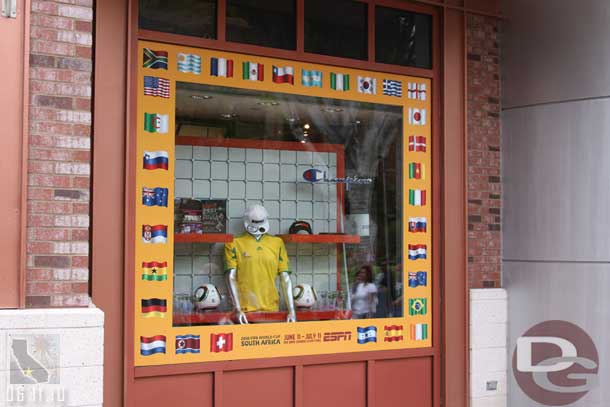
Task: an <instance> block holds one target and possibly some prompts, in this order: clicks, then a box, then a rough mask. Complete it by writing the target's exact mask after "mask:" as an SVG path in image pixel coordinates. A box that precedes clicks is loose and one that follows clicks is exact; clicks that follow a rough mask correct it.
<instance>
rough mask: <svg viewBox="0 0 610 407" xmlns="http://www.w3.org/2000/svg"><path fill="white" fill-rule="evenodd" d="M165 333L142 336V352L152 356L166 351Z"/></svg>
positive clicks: (144, 354)
mask: <svg viewBox="0 0 610 407" xmlns="http://www.w3.org/2000/svg"><path fill="white" fill-rule="evenodd" d="M165 343H166V337H165V335H155V336H140V354H141V355H142V356H150V355H154V354H155V353H165Z"/></svg>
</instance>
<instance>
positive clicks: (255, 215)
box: [244, 205, 269, 238]
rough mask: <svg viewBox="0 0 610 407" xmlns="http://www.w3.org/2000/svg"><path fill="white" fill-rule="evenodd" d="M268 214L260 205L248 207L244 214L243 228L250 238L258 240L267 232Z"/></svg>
mask: <svg viewBox="0 0 610 407" xmlns="http://www.w3.org/2000/svg"><path fill="white" fill-rule="evenodd" d="M268 217H269V214H268V213H267V210H266V209H265V208H264V207H263V206H261V205H252V206H249V207H248V208H247V209H246V211H245V212H244V227H245V228H246V231H247V232H248V233H250V234H251V235H252V236H254V237H256V238H259V237H261V236H262V235H264V234H265V233H268V232H269V221H268V220H267V218H268Z"/></svg>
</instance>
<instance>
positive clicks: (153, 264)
mask: <svg viewBox="0 0 610 407" xmlns="http://www.w3.org/2000/svg"><path fill="white" fill-rule="evenodd" d="M142 280H146V281H165V280H167V262H166V261H143V262H142Z"/></svg>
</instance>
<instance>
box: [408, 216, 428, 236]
mask: <svg viewBox="0 0 610 407" xmlns="http://www.w3.org/2000/svg"><path fill="white" fill-rule="evenodd" d="M426 226H427V221H426V218H409V232H411V233H418V232H425V231H426Z"/></svg>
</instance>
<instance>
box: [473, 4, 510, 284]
mask: <svg viewBox="0 0 610 407" xmlns="http://www.w3.org/2000/svg"><path fill="white" fill-rule="evenodd" d="M498 25H499V22H498V20H496V19H493V18H488V17H482V16H469V17H468V25H467V47H468V83H467V86H468V275H469V280H470V282H469V283H470V287H471V288H488V287H500V285H501V260H502V259H501V256H502V231H501V225H502V221H501V216H502V184H501V179H500V177H501V173H500V170H501V167H500V146H501V142H500V65H499V44H498V41H499V38H498Z"/></svg>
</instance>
